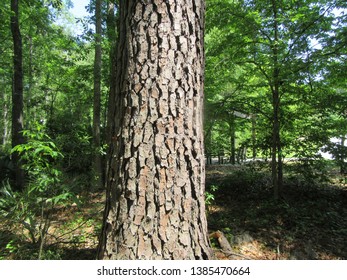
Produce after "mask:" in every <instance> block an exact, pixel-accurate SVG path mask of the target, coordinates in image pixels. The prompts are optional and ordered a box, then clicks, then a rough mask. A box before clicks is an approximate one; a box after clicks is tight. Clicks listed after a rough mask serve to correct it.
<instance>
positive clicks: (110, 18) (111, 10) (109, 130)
mask: <svg viewBox="0 0 347 280" xmlns="http://www.w3.org/2000/svg"><path fill="white" fill-rule="evenodd" d="M116 9H117V10H118V7H117V5H116V4H115V0H108V8H107V21H106V23H107V37H108V41H109V43H110V45H111V48H110V53H109V59H110V75H109V78H110V85H109V96H108V102H107V104H108V107H107V122H106V124H107V125H106V143H107V145H109V146H110V145H111V141H112V135H113V132H114V129H115V128H114V123H113V117H114V110H116V108H115V106H114V104H115V90H116V66H117V65H116V63H117V29H118V28H117V24H116V23H117V17H116V14H115V13H116V12H117V13H118V11H116Z"/></svg>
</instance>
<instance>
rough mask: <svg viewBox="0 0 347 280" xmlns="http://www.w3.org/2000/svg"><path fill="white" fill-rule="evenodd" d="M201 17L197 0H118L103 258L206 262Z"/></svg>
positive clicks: (201, 10)
mask: <svg viewBox="0 0 347 280" xmlns="http://www.w3.org/2000/svg"><path fill="white" fill-rule="evenodd" d="M145 2H146V4H145ZM203 17H204V1H203V0H196V1H184V0H181V1H161V0H152V1H134V0H130V1H129V0H122V1H120V37H119V46H118V63H117V72H116V79H117V89H116V97H118V98H117V99H116V100H117V102H116V104H114V106H117V107H116V108H117V110H115V111H114V112H115V116H114V118H113V121H114V122H115V127H116V130H115V134H114V135H113V140H114V144H113V146H112V147H111V155H110V163H109V170H108V178H107V180H108V182H107V186H108V193H107V203H106V208H105V217H104V226H103V230H102V236H101V239H100V245H99V253H98V257H99V258H101V259H209V258H211V250H210V247H209V241H208V234H207V222H206V216H205V204H204V180H205V178H204V177H205V174H204V173H205V170H204V156H203V127H202V113H203V112H202V108H203V66H204V65H203V63H204V51H203Z"/></svg>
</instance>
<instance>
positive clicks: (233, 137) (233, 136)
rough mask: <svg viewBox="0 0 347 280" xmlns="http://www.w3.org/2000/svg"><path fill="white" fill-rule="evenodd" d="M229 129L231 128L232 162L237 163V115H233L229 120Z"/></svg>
mask: <svg viewBox="0 0 347 280" xmlns="http://www.w3.org/2000/svg"><path fill="white" fill-rule="evenodd" d="M229 129H230V150H231V154H230V163H231V164H235V163H236V134H235V133H236V131H235V117H234V116H233V115H232V116H231V117H230V121H229Z"/></svg>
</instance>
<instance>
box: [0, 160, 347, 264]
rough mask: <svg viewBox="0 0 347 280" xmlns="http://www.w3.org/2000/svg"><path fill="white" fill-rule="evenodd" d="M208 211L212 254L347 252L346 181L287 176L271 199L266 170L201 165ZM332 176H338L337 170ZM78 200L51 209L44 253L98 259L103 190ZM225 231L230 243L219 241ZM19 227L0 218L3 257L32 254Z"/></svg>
mask: <svg viewBox="0 0 347 280" xmlns="http://www.w3.org/2000/svg"><path fill="white" fill-rule="evenodd" d="M206 174H207V176H206V189H207V192H208V193H207V197H208V199H207V201H208V203H207V204H208V205H207V218H208V224H209V232H210V237H211V244H212V246H213V248H214V251H215V256H216V258H217V259H252V260H253V259H255V260H275V259H309V260H312V259H328V260H329V259H347V238H346V236H347V185H345V184H342V182H345V181H343V180H342V179H341V178H340V179H339V180H337V181H335V184H334V182H332V183H329V184H324V186H322V185H317V184H310V185H308V184H304V183H303V182H302V181H301V180H300V178H299V176H297V177H295V176H294V177H292V178H290V179H288V180H286V182H285V183H286V184H285V190H284V198H283V199H281V200H280V201H274V199H273V195H272V189H271V188H270V187H269V182H270V181H269V174H268V172H267V173H264V170H263V169H261V168H258V169H257V168H253V167H251V168H250V167H249V166H230V165H220V166H218V165H213V166H207V167H206ZM336 178H337V177H336ZM80 199H81V201H82V203H81V207H78V206H77V205H75V204H73V205H70V206H66V207H61V208H59V209H56V211H55V212H54V214H53V216H52V222H51V225H50V229H49V234H48V236H47V238H46V242H45V247H44V250H43V252H44V253H43V255H42V257H43V258H44V259H65V260H69V259H85V260H86V259H95V258H96V247H97V243H98V233H99V232H100V229H101V223H102V216H103V207H104V200H105V196H104V194H103V193H101V192H99V193H92V194H81V195H80ZM218 234H222V235H223V237H225V238H226V239H227V240H228V241H229V244H230V246H231V249H232V251H228V252H226V251H225V250H224V248H223V247H222V248H221V244H220V242H218V238H217V237H218ZM26 236H27V233H26V232H25V231H23V229H22V228H21V227H18V226H16V225H11V224H8V223H4V222H0V260H1V259H37V257H38V245H33V244H32V243H30V242H29V239H28V238H26Z"/></svg>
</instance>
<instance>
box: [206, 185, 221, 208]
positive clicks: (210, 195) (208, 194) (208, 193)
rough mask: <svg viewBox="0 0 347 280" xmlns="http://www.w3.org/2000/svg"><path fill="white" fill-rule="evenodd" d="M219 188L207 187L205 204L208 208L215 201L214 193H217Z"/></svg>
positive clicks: (214, 186)
mask: <svg viewBox="0 0 347 280" xmlns="http://www.w3.org/2000/svg"><path fill="white" fill-rule="evenodd" d="M218 189H219V186H216V185H211V186H209V191H205V204H206V205H207V206H210V205H212V204H213V202H214V200H215V193H216V192H217V191H218Z"/></svg>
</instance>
